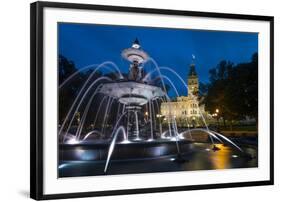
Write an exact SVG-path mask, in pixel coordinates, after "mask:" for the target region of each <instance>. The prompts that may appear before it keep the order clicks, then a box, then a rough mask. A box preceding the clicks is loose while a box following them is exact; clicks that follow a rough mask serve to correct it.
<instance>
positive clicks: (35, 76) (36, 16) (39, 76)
mask: <svg viewBox="0 0 281 202" xmlns="http://www.w3.org/2000/svg"><path fill="white" fill-rule="evenodd" d="M46 7H49V8H63V9H81V10H99V11H120V12H130V13H149V14H164V15H177V16H196V17H211V18H224V19H240V20H256V21H267V22H269V23H270V106H268V107H270V119H271V122H270V180H266V181H254V182H252V181H251V182H239V183H222V184H207V185H206V184H204V185H192V186H175V187H161V188H160V187H154V188H143V189H130V190H113V191H97V192H82V193H67V194H60V193H58V194H51V195H45V194H44V193H43V135H44V134H43V128H44V125H43V105H44V97H43V41H44V38H43V32H44V30H43V23H44V21H43V18H44V15H43V9H44V8H46ZM30 11H31V15H30V20H31V21H30V33H31V34H30V46H31V52H30V61H31V71H30V72H31V74H30V76H31V80H30V85H31V89H30V93H31V97H30V109H31V111H30V197H31V198H33V199H36V200H45V199H62V198H76V197H93V196H106V195H121V194H138V193H153V192H170V191H186V190H198V189H215V188H227V187H245V186H259V185H273V183H274V121H273V120H274V95H273V93H274V86H273V84H274V80H273V75H274V73H273V72H274V69H273V68H274V58H273V57H274V17H272V16H258V15H240V14H226V13H213V12H194V11H183V10H167V9H151V8H135V7H120V6H103V5H89V4H75V3H57V2H35V3H32V4H31V7H30Z"/></svg>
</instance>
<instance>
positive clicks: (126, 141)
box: [121, 140, 131, 144]
mask: <svg viewBox="0 0 281 202" xmlns="http://www.w3.org/2000/svg"><path fill="white" fill-rule="evenodd" d="M130 142H131V141H129V140H123V141H122V142H121V144H129V143H130Z"/></svg>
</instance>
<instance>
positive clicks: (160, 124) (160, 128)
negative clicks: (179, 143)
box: [156, 114, 163, 136]
mask: <svg viewBox="0 0 281 202" xmlns="http://www.w3.org/2000/svg"><path fill="white" fill-rule="evenodd" d="M156 117H157V118H158V119H159V132H160V136H161V135H162V117H163V115H162V114H157V115H156Z"/></svg>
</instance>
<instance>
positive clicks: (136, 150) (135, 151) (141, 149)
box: [59, 140, 192, 161]
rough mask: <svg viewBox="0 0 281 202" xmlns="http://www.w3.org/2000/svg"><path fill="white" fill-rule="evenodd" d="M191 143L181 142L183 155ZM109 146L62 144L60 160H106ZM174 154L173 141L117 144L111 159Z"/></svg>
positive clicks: (106, 142)
mask: <svg viewBox="0 0 281 202" xmlns="http://www.w3.org/2000/svg"><path fill="white" fill-rule="evenodd" d="M190 143H191V141H189V140H181V141H179V146H180V151H181V153H187V152H189V151H190V150H191V148H192V144H190ZM109 145H110V142H109V141H104V142H99V143H81V144H75V145H71V144H60V145H59V158H60V160H63V161H80V160H82V161H85V160H86V161H92V160H106V158H107V154H108V148H109ZM173 154H177V146H176V142H175V141H171V140H159V141H134V142H126V143H124V142H123V143H122V142H120V143H117V144H116V146H115V149H114V152H113V155H112V157H111V159H113V160H123V159H137V158H142V159H143V158H152V157H161V156H166V155H173Z"/></svg>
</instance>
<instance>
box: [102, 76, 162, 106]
mask: <svg viewBox="0 0 281 202" xmlns="http://www.w3.org/2000/svg"><path fill="white" fill-rule="evenodd" d="M100 92H101V93H103V94H105V95H107V96H110V97H113V98H118V100H119V102H121V103H122V104H125V105H129V104H134V105H144V104H146V103H147V102H148V101H150V100H153V99H157V98H159V97H163V96H165V93H164V91H163V90H162V89H161V88H160V87H158V86H152V85H148V84H145V83H139V82H136V81H118V82H114V83H105V84H103V86H102V87H101V89H100Z"/></svg>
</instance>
